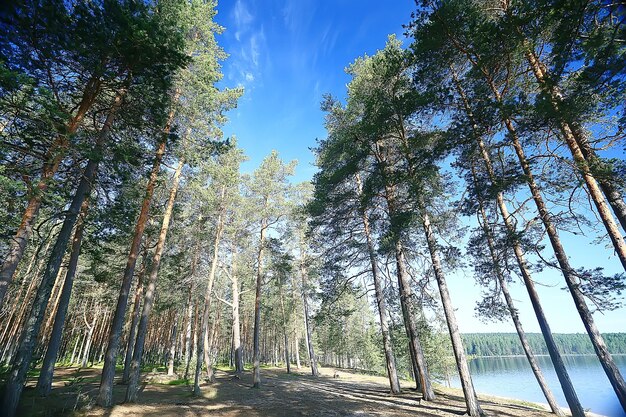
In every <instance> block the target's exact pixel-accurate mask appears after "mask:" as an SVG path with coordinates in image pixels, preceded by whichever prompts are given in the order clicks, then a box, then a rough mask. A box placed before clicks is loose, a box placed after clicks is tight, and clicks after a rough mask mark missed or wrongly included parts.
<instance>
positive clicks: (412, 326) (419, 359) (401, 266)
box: [374, 142, 435, 401]
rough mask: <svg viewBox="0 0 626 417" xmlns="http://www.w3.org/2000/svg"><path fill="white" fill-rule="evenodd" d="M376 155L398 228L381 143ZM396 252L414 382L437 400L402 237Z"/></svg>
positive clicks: (397, 240)
mask: <svg viewBox="0 0 626 417" xmlns="http://www.w3.org/2000/svg"><path fill="white" fill-rule="evenodd" d="M374 156H375V158H376V160H377V162H378V164H379V170H380V175H382V176H383V178H384V179H383V181H384V187H385V195H384V198H385V201H386V202H387V215H388V216H389V219H390V222H391V223H392V228H393V227H396V225H395V220H394V219H395V217H396V214H397V207H396V191H395V188H394V186H393V185H392V184H390V183H389V180H388V177H389V175H388V172H387V161H386V159H385V156H384V155H383V154H382V147H381V145H380V143H379V142H376V143H375V144H374ZM394 239H395V242H394V252H395V253H394V255H395V259H396V275H397V278H398V290H399V292H400V305H401V307H402V317H403V319H404V327H405V330H406V334H407V337H408V339H409V351H410V352H411V359H412V362H413V368H414V369H413V370H414V372H415V374H416V375H415V377H416V378H415V381H416V384H417V388H418V389H419V390H420V391H421V392H422V398H423V399H424V400H426V401H431V400H434V399H435V393H434V391H433V389H432V384H431V381H430V375H429V374H428V366H427V364H426V359H425V357H424V352H423V350H422V346H421V343H420V341H419V336H418V334H417V326H416V323H415V319H414V318H413V314H412V311H411V299H412V296H413V294H412V291H411V285H410V282H409V278H408V272H407V271H406V259H405V255H404V246H403V244H402V242H401V240H400V237H399V236H397V235H396V236H394Z"/></svg>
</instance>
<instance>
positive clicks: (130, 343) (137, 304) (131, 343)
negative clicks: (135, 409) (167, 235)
mask: <svg viewBox="0 0 626 417" xmlns="http://www.w3.org/2000/svg"><path fill="white" fill-rule="evenodd" d="M147 259H148V242H146V243H145V248H144V251H143V260H142V261H141V264H142V266H141V271H139V274H138V277H137V288H136V289H135V301H134V302H133V316H132V319H131V322H130V329H128V340H127V341H126V355H125V356H124V371H123V373H122V384H128V380H129V379H130V362H131V361H132V359H133V350H134V349H135V340H136V338H137V327H138V326H139V312H140V311H141V300H142V299H143V278H144V275H145V273H146V268H147V265H146V261H147Z"/></svg>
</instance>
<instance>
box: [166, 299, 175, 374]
mask: <svg viewBox="0 0 626 417" xmlns="http://www.w3.org/2000/svg"><path fill="white" fill-rule="evenodd" d="M177 328H178V312H176V311H175V312H174V324H172V336H171V338H170V350H169V354H168V360H167V375H169V376H172V375H174V361H175V360H176V333H177Z"/></svg>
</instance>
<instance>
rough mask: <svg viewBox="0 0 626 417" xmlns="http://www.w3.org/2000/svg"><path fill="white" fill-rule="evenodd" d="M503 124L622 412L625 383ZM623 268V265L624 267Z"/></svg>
mask: <svg viewBox="0 0 626 417" xmlns="http://www.w3.org/2000/svg"><path fill="white" fill-rule="evenodd" d="M505 124H506V125H507V129H508V130H509V133H511V138H512V144H513V147H514V149H515V153H516V154H517V156H518V159H519V161H520V164H521V165H522V169H523V170H524V174H525V175H526V182H527V184H528V187H529V188H530V192H531V195H532V197H533V200H534V201H535V205H536V206H537V211H538V213H539V217H540V218H541V222H542V223H543V225H544V228H545V229H546V232H547V233H548V238H549V240H550V244H551V246H552V249H553V250H554V254H555V255H556V259H557V261H558V263H559V267H560V269H561V272H562V274H563V277H564V278H565V282H566V284H567V288H568V289H569V291H570V294H571V295H572V298H573V299H574V304H575V305H576V309H577V310H578V314H579V315H580V318H581V319H582V322H583V325H584V326H585V329H586V330H587V333H588V334H589V338H590V339H591V343H592V344H593V347H594V349H595V351H596V354H597V356H598V359H600V363H601V364H602V368H603V369H604V372H605V373H606V375H607V377H608V378H609V381H610V382H611V385H612V386H613V390H614V391H615V394H616V395H617V397H618V399H619V400H620V404H622V407H623V408H624V409H625V410H626V382H625V381H624V378H623V377H622V374H621V373H620V371H619V368H618V367H617V365H616V364H615V361H614V360H613V357H612V356H611V354H610V353H609V350H608V348H607V346H606V343H605V342H604V338H603V337H602V335H601V334H600V331H599V330H598V328H597V327H596V324H595V321H594V319H593V316H592V314H591V311H589V307H588V306H587V303H586V301H585V296H584V294H583V293H582V291H581V290H580V287H579V284H578V283H577V282H576V281H577V277H576V274H575V271H574V269H573V268H572V267H571V265H570V263H569V259H568V257H567V254H566V253H565V249H564V248H563V245H562V243H561V239H560V237H559V234H558V232H557V230H556V227H555V226H554V224H553V223H552V216H551V215H550V212H549V211H548V209H547V207H546V205H545V202H544V201H543V198H542V196H541V192H540V191H539V187H538V186H537V184H536V183H535V180H534V177H533V175H532V172H531V170H530V165H529V164H528V161H527V160H526V156H525V155H524V151H523V149H522V145H521V144H520V142H519V140H518V137H517V134H516V132H515V128H514V127H513V124H512V122H511V120H510V119H506V121H505ZM625 265H626V264H625Z"/></svg>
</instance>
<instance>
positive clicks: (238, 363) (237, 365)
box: [230, 247, 243, 374]
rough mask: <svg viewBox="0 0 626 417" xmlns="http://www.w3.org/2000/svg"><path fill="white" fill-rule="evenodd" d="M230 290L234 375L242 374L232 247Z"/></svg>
mask: <svg viewBox="0 0 626 417" xmlns="http://www.w3.org/2000/svg"><path fill="white" fill-rule="evenodd" d="M231 253H232V255H231V262H232V264H231V268H230V269H231V273H230V279H231V284H232V285H231V289H232V293H233V300H232V313H233V350H234V351H235V373H237V374H241V373H242V372H243V352H242V351H241V349H242V347H241V329H240V324H239V279H238V277H237V270H236V265H237V263H236V256H237V252H236V249H235V248H234V247H233V248H232V251H231Z"/></svg>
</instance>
